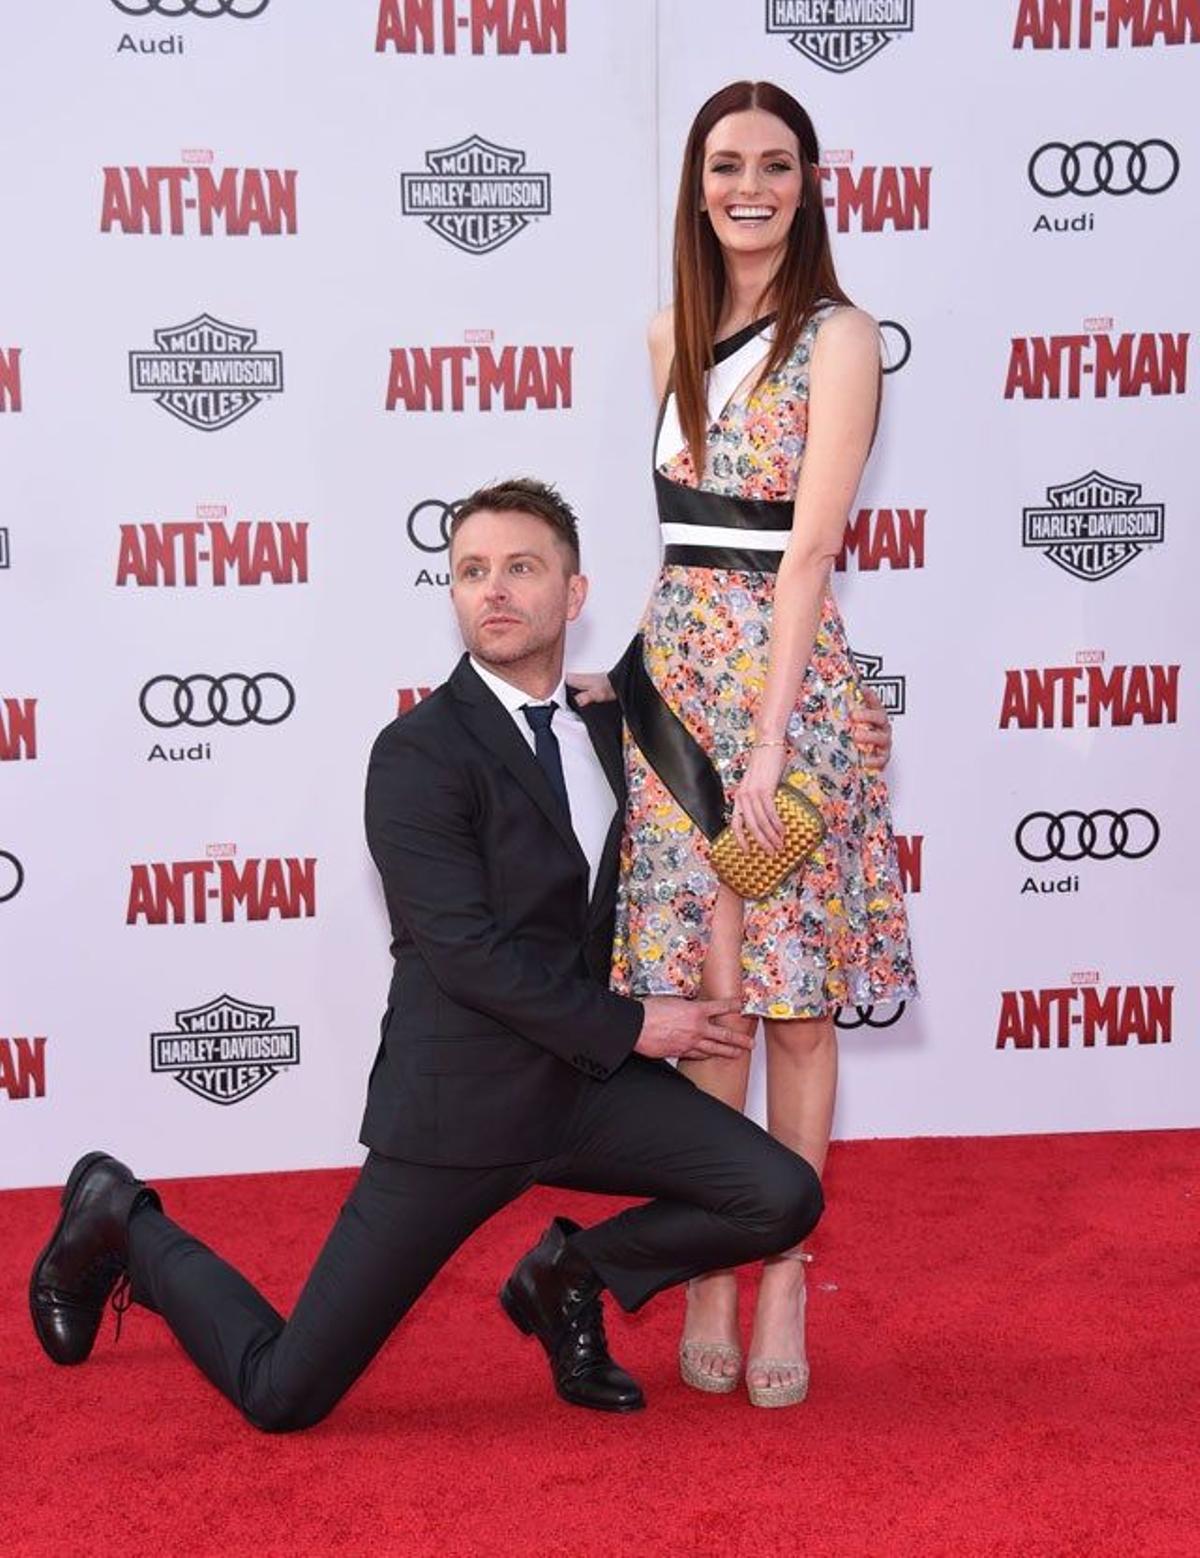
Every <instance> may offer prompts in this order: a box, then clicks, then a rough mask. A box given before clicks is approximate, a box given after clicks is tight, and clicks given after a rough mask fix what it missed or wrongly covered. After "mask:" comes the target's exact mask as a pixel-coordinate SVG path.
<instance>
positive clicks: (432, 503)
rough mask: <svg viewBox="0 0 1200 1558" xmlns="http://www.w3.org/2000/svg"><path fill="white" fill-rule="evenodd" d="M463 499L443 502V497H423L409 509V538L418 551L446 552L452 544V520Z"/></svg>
mask: <svg viewBox="0 0 1200 1558" xmlns="http://www.w3.org/2000/svg"><path fill="white" fill-rule="evenodd" d="M461 502H462V499H461V498H460V499H458V500H457V501H456V502H454V503H443V502H442V500H441V498H422V499H421V501H420V503H418V504H416V505H415V506H414V507H413V508H412V509H410V510H409V515H408V539H409V540H410V541H411V542H412V544H413V545H414V546H415V547H416V549H417V550H418V552H444V551H445V550H446V548H447V547H448V546H449V545H450V521H451V520H452V519H453V518H454V516H455V514H456V513H457V512H458V509H459V506H460V504H461Z"/></svg>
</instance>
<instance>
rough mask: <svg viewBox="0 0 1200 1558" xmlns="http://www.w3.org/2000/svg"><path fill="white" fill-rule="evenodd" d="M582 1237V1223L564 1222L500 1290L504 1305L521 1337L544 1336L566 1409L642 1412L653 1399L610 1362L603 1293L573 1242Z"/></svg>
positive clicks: (559, 1219) (557, 1222)
mask: <svg viewBox="0 0 1200 1558" xmlns="http://www.w3.org/2000/svg"><path fill="white" fill-rule="evenodd" d="M578 1232H579V1224H578V1223H573V1222H570V1221H569V1220H568V1219H567V1218H565V1217H556V1218H555V1219H554V1221H553V1222H552V1223H551V1224H550V1226H549V1228H547V1229H546V1232H545V1233H544V1234H543V1235H542V1237H541V1239H540V1241H539V1242H538V1243H537V1244H536V1245H535V1246H534V1248H533V1249H532V1250H530V1252H529V1254H528V1255H526V1256H525V1258H524V1259H523V1260H521V1261H518V1263H517V1265H516V1266H515V1268H514V1269H513V1273H512V1275H511V1276H510V1277H509V1279H508V1281H507V1282H506V1283H505V1284H504V1286H503V1287H502V1288H501V1290H500V1303H501V1304H502V1306H503V1308H504V1312H505V1314H507V1316H508V1318H509V1319H510V1320H511V1321H512V1323H513V1324H514V1325H515V1326H516V1327H517V1328H518V1330H521V1331H524V1332H525V1334H526V1336H536V1337H537V1339H538V1341H539V1342H541V1344H542V1346H543V1347H544V1348H545V1349H546V1356H547V1357H548V1358H549V1359H550V1373H551V1376H552V1377H553V1380H554V1388H555V1390H557V1391H558V1393H559V1395H560V1396H561V1397H562V1398H563V1400H564V1401H569V1402H570V1403H571V1404H572V1406H578V1407H593V1408H595V1409H596V1410H597V1411H599V1412H636V1411H637V1410H638V1409H639V1408H640V1407H644V1406H645V1404H646V1398H645V1397H644V1396H643V1395H642V1390H641V1386H640V1385H639V1384H638V1382H637V1381H636V1380H635V1379H634V1378H633V1377H632V1375H629V1374H627V1373H626V1372H625V1370H624V1369H623V1368H621V1366H620V1365H619V1364H616V1363H614V1362H613V1360H612V1358H611V1356H610V1355H609V1351H608V1342H607V1341H606V1339H605V1336H604V1310H603V1307H602V1306H601V1302H600V1294H601V1291H602V1287H603V1285H602V1283H601V1282H600V1280H599V1279H598V1278H597V1276H596V1274H595V1272H593V1271H592V1269H591V1267H590V1266H588V1265H587V1263H586V1262H585V1261H584V1260H582V1259H581V1258H580V1257H579V1256H577V1255H574V1254H573V1253H572V1251H571V1249H570V1246H569V1245H568V1244H567V1242H566V1241H567V1235H568V1234H572V1233H578Z"/></svg>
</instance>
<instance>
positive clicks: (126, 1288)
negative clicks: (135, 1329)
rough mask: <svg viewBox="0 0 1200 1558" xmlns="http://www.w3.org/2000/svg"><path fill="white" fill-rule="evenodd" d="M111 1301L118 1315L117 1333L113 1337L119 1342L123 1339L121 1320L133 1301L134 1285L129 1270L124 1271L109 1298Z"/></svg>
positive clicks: (113, 1310) (114, 1312) (115, 1313)
mask: <svg viewBox="0 0 1200 1558" xmlns="http://www.w3.org/2000/svg"><path fill="white" fill-rule="evenodd" d="M109 1303H110V1304H111V1305H112V1312H113V1314H114V1315H116V1317H117V1334H116V1336H115V1337H114V1338H113V1339H114V1341H118V1342H119V1341H120V1340H121V1322H122V1321H123V1320H124V1318H125V1314H126V1312H127V1310H128V1309H129V1307H130V1305H131V1304H132V1303H133V1285H132V1283H131V1282H130V1280H129V1273H128V1272H127V1271H122V1273H121V1277H120V1281H119V1282H118V1283H117V1285H116V1287H115V1288H113V1290H112V1296H111V1297H110V1299H109Z"/></svg>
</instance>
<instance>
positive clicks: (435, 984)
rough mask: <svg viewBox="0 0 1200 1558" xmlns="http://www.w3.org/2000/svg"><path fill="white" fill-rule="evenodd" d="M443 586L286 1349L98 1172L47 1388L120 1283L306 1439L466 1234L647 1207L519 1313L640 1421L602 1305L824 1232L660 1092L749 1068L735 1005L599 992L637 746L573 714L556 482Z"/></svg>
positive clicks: (557, 1253)
mask: <svg viewBox="0 0 1200 1558" xmlns="http://www.w3.org/2000/svg"><path fill="white" fill-rule="evenodd" d="M450 562H451V569H452V577H453V588H452V594H453V600H454V607H455V611H456V612H457V615H458V622H459V627H460V628H461V631H462V636H463V640H464V642H465V645H466V650H467V652H466V654H465V655H464V656H463V658H462V659H461V660H460V661H459V663H458V665H457V667H456V668H455V670H454V672H453V674H452V675H451V677H450V679H449V681H447V682H446V683H445V684H444V685H443V686H441V687H439V688H438V689H437V691H436V692H434V693H433V694H432V696H430V697H429V698H427V699H425V700H424V702H422V703H421V704H419V705H418V706H417V707H416V708H415V709H414V710H412V712H411V713H409V714H407V715H405V717H404V718H403V719H401V720H398V721H396V722H394V723H393V724H391V725H389V726H388V727H387V728H386V729H385V730H384V731H383V732H382V734H381V735H380V736H379V738H378V740H377V741H376V743H375V747H374V750H373V751H372V754H371V761H370V768H369V771H368V775H367V800H366V822H367V839H368V842H369V844H370V848H371V853H372V855H373V856H374V859H375V863H376V865H377V866H378V868H379V872H380V875H381V877H382V878H383V887H384V893H385V895H386V898H387V905H388V911H389V914H390V916H391V923H392V935H393V941H392V952H393V955H394V957H395V976H394V978H393V980H392V986H391V993H390V996H389V1002H388V1009H387V1014H386V1016H385V1018H384V1025H383V1037H382V1041H381V1043H380V1047H379V1052H378V1054H377V1055H376V1057H375V1063H374V1065H373V1067H372V1069H371V1076H370V1082H369V1084H368V1094H367V1108H366V1115H365V1118H364V1120H363V1127H362V1133H361V1139H362V1141H363V1142H364V1144H365V1145H366V1146H367V1147H368V1148H369V1152H368V1154H367V1159H366V1162H365V1163H364V1165H363V1168H362V1171H361V1173H360V1175H359V1177H358V1180H357V1181H356V1183H355V1185H354V1188H353V1189H352V1190H351V1192H350V1195H349V1197H348V1199H347V1201H346V1203H345V1205H344V1207H343V1208H342V1211H341V1213H340V1215H339V1217H338V1220H337V1222H336V1223H335V1225H334V1227H333V1230H332V1231H331V1233H330V1235H329V1237H328V1240H327V1241H326V1244H325V1246H324V1248H323V1250H322V1251H321V1254H320V1256H319V1257H318V1259H317V1263H316V1265H315V1266H314V1268H313V1270H312V1273H311V1275H310V1276H309V1278H308V1281H307V1283H306V1285H305V1287H304V1290H303V1292H302V1293H301V1295H300V1298H299V1300H298V1301H297V1303H296V1307H295V1309H294V1310H293V1312H292V1315H291V1317H290V1319H288V1320H286V1321H285V1320H284V1319H283V1317H282V1316H281V1315H280V1314H279V1313H278V1312H277V1311H276V1310H275V1309H274V1308H273V1307H272V1306H271V1305H270V1304H269V1303H268V1302H267V1301H266V1299H264V1298H263V1297H262V1296H261V1294H259V1293H258V1292H257V1291H256V1290H255V1289H254V1288H253V1287H252V1286H251V1285H250V1284H249V1283H248V1282H247V1281H246V1279H245V1278H244V1277H242V1276H241V1275H240V1274H239V1273H238V1272H236V1271H234V1270H233V1268H232V1267H231V1266H229V1265H228V1264H227V1263H226V1262H225V1261H223V1260H221V1259H220V1257H219V1256H217V1255H215V1254H214V1253H213V1252H212V1251H211V1250H209V1249H208V1248H206V1247H205V1246H204V1245H203V1244H201V1243H200V1242H199V1241H198V1240H197V1239H195V1238H193V1237H192V1236H191V1235H190V1234H188V1233H187V1232H186V1231H185V1230H184V1229H182V1228H180V1227H179V1226H178V1225H177V1224H175V1223H174V1222H172V1221H171V1219H170V1218H169V1217H168V1216H167V1215H166V1214H165V1212H164V1211H163V1209H162V1205H161V1202H160V1199H159V1196H158V1195H157V1193H156V1192H155V1191H153V1190H151V1189H149V1188H148V1187H147V1186H146V1185H144V1184H143V1183H142V1182H141V1181H140V1180H138V1179H136V1178H134V1176H133V1175H132V1174H131V1173H130V1171H129V1170H128V1169H127V1168H125V1166H124V1165H123V1164H121V1163H118V1162H117V1161H116V1159H115V1158H112V1157H110V1156H109V1155H108V1154H106V1153H89V1154H88V1155H87V1156H86V1157H84V1158H82V1159H81V1160H80V1161H79V1163H77V1164H76V1166H75V1168H74V1170H73V1171H72V1173H71V1176H70V1178H69V1179H68V1181H67V1185H66V1188H65V1190H64V1192H63V1201H62V1216H61V1217H60V1219H59V1222H58V1226H57V1227H56V1229H55V1231H54V1233H53V1235H52V1237H51V1239H50V1242H49V1244H48V1245H47V1247H46V1249H45V1250H44V1251H43V1253H42V1255H41V1256H40V1257H39V1259H38V1261H37V1264H36V1265H35V1267H34V1271H33V1278H32V1283H31V1289H30V1302H31V1307H32V1312H33V1322H34V1326H35V1328H36V1330H37V1334H38V1337H39V1339H40V1341H41V1343H42V1345H43V1347H44V1348H45V1350H46V1352H47V1353H49V1355H50V1357H51V1358H53V1359H54V1360H55V1362H57V1363H64V1364H65V1363H81V1362H83V1360H84V1359H85V1358H86V1357H87V1356H88V1354H89V1352H90V1351H91V1347H92V1343H93V1342H94V1340H95V1337H96V1333H97V1330H98V1329H99V1325H100V1320H101V1318H102V1315H103V1311H104V1305H105V1303H106V1301H107V1300H108V1298H109V1296H110V1294H113V1290H114V1288H115V1287H116V1286H117V1284H118V1283H120V1284H121V1288H120V1292H119V1293H118V1294H117V1295H115V1297H117V1298H119V1297H120V1296H121V1294H122V1293H127V1294H128V1295H129V1296H130V1297H131V1298H132V1300H133V1301H134V1302H135V1303H138V1304H141V1305H144V1306H145V1307H146V1308H148V1309H152V1310H156V1311H157V1312H158V1313H159V1314H160V1315H162V1317H163V1318H164V1319H165V1321H166V1322H167V1324H168V1325H169V1326H170V1328H171V1330H172V1331H173V1332H174V1333H175V1335H176V1336H177V1337H178V1338H179V1340H180V1342H181V1343H182V1345H183V1347H184V1348H185V1350H186V1351H187V1352H188V1354H189V1355H190V1356H191V1358H192V1359H193V1360H194V1361H195V1363H196V1364H197V1365H198V1366H199V1367H200V1368H201V1369H202V1370H203V1371H204V1373H205V1374H206V1375H207V1376H208V1378H209V1379H210V1380H211V1381H212V1382H213V1384H214V1385H215V1386H216V1387H217V1388H218V1390H220V1391H222V1392H223V1393H224V1394H225V1395H226V1396H227V1397H228V1398H229V1399H230V1400H231V1401H232V1402H233V1403H234V1405H235V1406H236V1407H238V1409H239V1410H240V1411H241V1412H242V1413H244V1415H245V1416H246V1417H247V1418H248V1419H249V1420H250V1422H251V1423H253V1424H254V1425H255V1426H256V1427H258V1428H262V1429H269V1430H282V1429H294V1428H304V1427H307V1426H308V1425H310V1424H312V1423H316V1422H318V1421H319V1420H320V1419H321V1418H322V1417H324V1416H325V1414H326V1413H327V1412H328V1411H329V1410H330V1409H331V1408H332V1407H333V1406H334V1404H335V1403H336V1402H337V1401H338V1400H339V1399H340V1397H341V1396H342V1395H343V1394H344V1393H345V1391H346V1390H347V1389H348V1388H349V1386H350V1385H351V1384H353V1382H354V1380H355V1379H356V1378H357V1377H358V1375H359V1374H361V1372H362V1371H363V1369H365V1368H366V1366H367V1364H368V1363H369V1362H370V1361H371V1359H372V1358H373V1357H374V1355H375V1353H376V1352H377V1351H378V1350H379V1348H380V1347H381V1346H382V1344H383V1342H384V1341H385V1340H386V1339H387V1337H388V1335H389V1334H390V1333H391V1331H392V1330H393V1329H394V1328H395V1326H396V1325H397V1323H398V1322H399V1321H400V1319H401V1318H402V1316H403V1315H404V1314H405V1312H406V1311H407V1309H408V1308H409V1306H410V1305H411V1304H412V1303H413V1302H414V1300H415V1299H416V1298H417V1297H418V1295H419V1294H420V1293H421V1291H422V1290H423V1289H424V1287H425V1286H426V1284H427V1283H428V1282H429V1281H430V1280H431V1278H432V1277H433V1276H434V1275H435V1274H436V1272H437V1271H438V1270H439V1268H440V1267H441V1266H442V1265H443V1264H444V1263H445V1261H446V1260H447V1259H448V1258H449V1256H450V1255H451V1254H452V1253H453V1251H454V1250H455V1249H456V1248H457V1246H458V1245H459V1244H461V1243H462V1241H463V1240H464V1239H465V1238H466V1237H467V1236H468V1235H469V1234H470V1233H471V1232H472V1231H473V1230H474V1229H475V1228H477V1227H478V1226H479V1225H480V1224H481V1223H482V1222H484V1221H485V1219H487V1218H488V1217H490V1216H491V1215H492V1214H493V1213H494V1212H496V1211H498V1210H499V1209H500V1208H501V1207H503V1206H505V1205H507V1204H508V1202H510V1201H512V1200H513V1198H514V1197H516V1196H518V1195H520V1194H521V1192H522V1191H523V1190H526V1189H527V1188H528V1187H529V1186H530V1185H535V1184H543V1185H561V1186H565V1187H570V1188H572V1189H583V1190H594V1191H600V1192H605V1193H611V1194H617V1195H629V1196H651V1197H653V1199H652V1200H649V1201H647V1202H646V1203H644V1204H642V1205H639V1206H636V1207H634V1208H632V1209H631V1210H628V1211H624V1212H621V1213H619V1214H618V1215H617V1216H615V1217H610V1218H608V1219H606V1220H605V1221H603V1222H600V1223H597V1224H595V1225H594V1226H592V1227H590V1228H586V1229H583V1228H580V1227H578V1226H577V1225H576V1224H575V1223H572V1222H569V1221H568V1220H567V1219H566V1218H563V1217H558V1218H555V1219H554V1221H553V1222H552V1223H551V1225H550V1227H549V1228H548V1229H547V1230H546V1232H545V1234H544V1235H543V1237H542V1239H541V1241H540V1242H539V1243H538V1244H537V1245H536V1246H535V1248H534V1249H532V1250H531V1251H530V1252H529V1254H527V1255H526V1256H525V1257H524V1259H522V1260H521V1261H520V1262H519V1263H518V1264H517V1266H516V1268H515V1269H514V1271H513V1272H512V1273H511V1275H510V1276H509V1278H508V1280H507V1282H505V1284H504V1286H503V1289H502V1290H501V1295H500V1298H501V1303H502V1304H503V1306H504V1309H505V1311H506V1313H507V1314H508V1316H509V1318H510V1319H511V1320H512V1321H513V1323H514V1324H515V1325H516V1326H518V1327H519V1328H520V1330H521V1331H523V1332H525V1333H527V1334H529V1335H532V1336H535V1337H536V1338H537V1339H538V1341H539V1342H540V1343H541V1345H542V1346H543V1348H544V1349H545V1351H546V1353H547V1355H548V1357H549V1360H550V1369H551V1374H552V1377H553V1381H554V1385H555V1388H556V1389H557V1391H558V1393H559V1395H560V1396H562V1397H563V1398H564V1400H566V1401H569V1402H572V1403H574V1404H576V1405H578V1406H585V1407H595V1408H599V1409H601V1410H605V1411H612V1412H628V1411H632V1410H634V1409H636V1408H638V1407H640V1406H642V1404H643V1398H642V1392H641V1390H640V1388H639V1386H638V1385H637V1383H636V1382H635V1381H634V1380H633V1379H632V1378H631V1377H630V1376H629V1374H627V1373H626V1372H625V1370H624V1369H622V1368H620V1367H619V1366H618V1365H617V1364H616V1363H615V1362H614V1361H613V1360H612V1358H611V1356H610V1354H609V1352H608V1348H607V1344H606V1341H605V1336H604V1325H603V1316H602V1311H601V1295H602V1294H603V1293H604V1291H605V1290H606V1289H607V1290H608V1291H609V1292H610V1293H611V1294H612V1295H613V1297H614V1298H615V1299H616V1301H617V1302H618V1303H619V1304H620V1305H621V1306H622V1308H624V1309H628V1310H633V1309H637V1308H638V1307H639V1306H640V1305H642V1304H644V1303H645V1302H646V1300H647V1299H648V1298H651V1297H652V1296H653V1295H654V1294H655V1293H657V1292H659V1291H660V1289H662V1288H665V1287H669V1286H671V1285H672V1284H674V1283H678V1282H684V1281H686V1280H687V1279H688V1278H689V1277H693V1276H697V1275H699V1274H700V1273H701V1272H706V1271H712V1270H714V1269H715V1268H717V1267H728V1266H737V1265H740V1264H742V1263H743V1262H745V1261H751V1260H756V1259H759V1258H761V1257H763V1256H767V1255H772V1254H775V1253H777V1252H779V1251H782V1250H787V1249H790V1248H791V1247H792V1246H794V1245H796V1244H798V1243H799V1242H800V1240H802V1239H803V1238H804V1237H805V1235H806V1234H808V1233H809V1232H810V1231H811V1229H812V1228H813V1226H814V1224H815V1223H816V1221H817V1218H818V1216H819V1215H820V1212H821V1204H822V1203H821V1189H820V1185H819V1183H818V1181H817V1176H816V1174H815V1173H814V1172H813V1170H812V1169H811V1168H810V1167H809V1165H808V1164H807V1163H806V1162H804V1160H803V1159H802V1158H799V1157H797V1156H796V1155H795V1154H794V1153H792V1152H790V1151H789V1150H788V1149H787V1148H786V1147H783V1146H782V1145H781V1144H780V1143H779V1142H777V1141H774V1140H773V1139H772V1138H771V1137H770V1136H768V1135H767V1134H766V1132H765V1131H763V1130H761V1129H760V1128H759V1127H758V1126H757V1125H755V1124H753V1123H752V1122H751V1121H749V1120H747V1119H745V1118H744V1117H743V1116H742V1115H740V1114H738V1113H737V1112H736V1111H734V1110H733V1109H730V1108H727V1107H726V1106H725V1105H724V1104H722V1103H720V1102H718V1101H717V1100H716V1099H714V1098H710V1097H708V1096H707V1095H706V1094H704V1093H702V1092H700V1091H699V1090H698V1089H697V1088H695V1087H694V1086H693V1085H692V1084H691V1083H690V1082H688V1081H686V1080H685V1079H684V1078H683V1077H682V1076H680V1075H679V1074H678V1073H677V1072H676V1071H675V1070H674V1069H673V1068H672V1067H671V1066H669V1065H667V1064H666V1063H665V1062H666V1061H667V1060H668V1059H669V1058H672V1057H677V1056H693V1057H695V1056H705V1055H725V1056H731V1055H734V1054H736V1053H737V1052H738V1050H740V1049H744V1048H746V1047H747V1046H748V1045H749V1043H750V1040H749V1039H746V1038H744V1037H743V1036H741V1035H740V1034H738V1033H736V1032H734V1031H732V1030H731V1029H729V1028H726V1027H724V1026H722V1024H721V1021H720V1019H721V1018H722V1017H723V1016H725V1015H726V1014H728V1013H731V1012H733V1011H735V1010H736V1009H737V1006H736V1003H732V1002H724V1001H683V1000H676V999H673V998H670V997H654V998H650V999H647V1000H642V1001H636V1000H629V999H626V998H625V997H624V996H620V995H615V994H613V993H612V992H610V991H609V989H608V987H607V982H608V972H609V957H610V952H611V940H612V924H613V912H614V905H615V895H616V879H617V850H618V845H619V842H620V833H621V816H622V810H623V800H624V784H623V778H622V765H621V727H620V715H619V713H618V710H617V706H616V704H614V703H594V704H589V705H588V706H587V707H585V708H582V709H580V708H577V707H576V706H575V705H574V704H573V701H572V697H571V694H570V693H569V692H567V691H566V690H565V688H564V682H563V652H564V641H565V636H566V627H567V623H568V622H570V621H573V620H574V619H575V618H576V617H577V616H578V615H579V612H580V610H581V609H582V607H583V603H584V599H585V597H586V595H587V581H586V580H585V579H584V578H583V576H582V574H581V573H580V563H579V539H578V533H577V527H576V521H575V516H574V514H573V513H572V512H571V509H570V508H569V506H568V505H567V504H566V503H565V502H564V501H563V500H562V498H561V497H560V496H559V495H558V494H557V493H556V492H555V491H554V490H553V489H552V488H550V487H546V486H544V485H542V484H541V483H539V482H533V481H511V482H506V483H504V484H502V485H500V486H497V487H493V488H490V489H485V490H482V491H480V492H477V493H475V494H474V495H473V496H472V497H470V498H468V500H467V501H466V502H465V503H464V504H463V505H462V507H461V508H460V509H459V511H458V514H457V516H456V518H455V521H454V526H453V535H452V540H451V552H450ZM465 1334H466V1335H467V1336H470V1335H471V1334H472V1328H471V1327H467V1328H466V1331H465Z"/></svg>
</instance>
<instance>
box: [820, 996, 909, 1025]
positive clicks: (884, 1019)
mask: <svg viewBox="0 0 1200 1558" xmlns="http://www.w3.org/2000/svg"><path fill="white" fill-rule="evenodd" d="M906 1004H907V1003H906V1002H905V1001H897V1003H896V1005H895V1008H894V1009H893V1010H892V1011H888V1010H887V1009H886V1008H882V1007H878V1006H839V1007H838V1009H837V1011H836V1012H834V1014H833V1021H834V1025H835V1026H836V1027H838V1028H890V1027H891V1026H892V1024H893V1023H896V1022H899V1021H900V1019H901V1017H903V1015H904V1008H905V1006H906Z"/></svg>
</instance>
